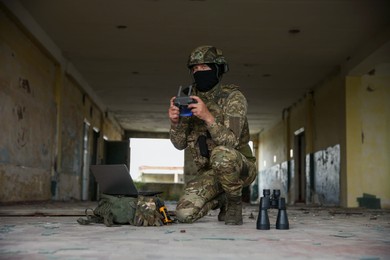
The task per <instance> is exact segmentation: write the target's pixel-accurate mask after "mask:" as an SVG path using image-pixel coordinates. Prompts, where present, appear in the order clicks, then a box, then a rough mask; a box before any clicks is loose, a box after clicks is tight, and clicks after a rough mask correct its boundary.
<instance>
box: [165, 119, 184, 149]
mask: <svg viewBox="0 0 390 260" xmlns="http://www.w3.org/2000/svg"><path fill="white" fill-rule="evenodd" d="M187 129H188V118H183V119H181V122H180V123H179V125H178V126H177V127H173V126H171V129H170V131H169V139H170V140H171V143H172V144H173V146H175V148H176V149H178V150H183V149H185V148H187Z"/></svg>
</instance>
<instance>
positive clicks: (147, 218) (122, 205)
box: [77, 194, 163, 227]
mask: <svg viewBox="0 0 390 260" xmlns="http://www.w3.org/2000/svg"><path fill="white" fill-rule="evenodd" d="M159 204H161V199H160V198H158V197H157V196H138V197H137V198H134V197H126V196H113V195H108V194H101V195H100V200H99V204H98V206H97V207H96V208H95V209H94V210H92V209H89V208H88V209H86V210H85V215H86V217H87V218H86V219H84V218H79V219H77V222H78V223H79V224H80V225H88V224H90V223H104V225H106V226H107V227H110V226H113V225H115V224H130V225H135V226H162V225H163V221H162V220H163V216H162V215H161V214H160V213H159V211H158V208H157V205H159ZM89 211H92V214H90V213H89Z"/></svg>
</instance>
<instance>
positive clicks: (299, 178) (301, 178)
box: [294, 129, 306, 203]
mask: <svg viewBox="0 0 390 260" xmlns="http://www.w3.org/2000/svg"><path fill="white" fill-rule="evenodd" d="M294 143H295V154H296V160H295V164H296V165H295V169H296V180H295V184H296V189H295V192H296V196H295V202H296V203H306V152H305V150H306V149H305V146H306V144H305V132H304V131H303V129H302V131H299V133H296V135H295V140H294Z"/></svg>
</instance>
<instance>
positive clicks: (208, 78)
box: [193, 64, 222, 92]
mask: <svg viewBox="0 0 390 260" xmlns="http://www.w3.org/2000/svg"><path fill="white" fill-rule="evenodd" d="M207 65H208V66H209V67H210V68H211V70H204V71H197V72H195V73H194V74H193V77H194V80H195V83H196V88H197V89H198V90H199V91H200V92H207V91H209V90H211V89H212V88H213V87H214V86H215V85H217V84H218V82H219V81H220V79H221V76H222V73H221V72H220V71H221V70H220V68H219V67H218V66H217V65H216V64H207Z"/></svg>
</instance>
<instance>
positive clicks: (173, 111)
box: [168, 97, 180, 127]
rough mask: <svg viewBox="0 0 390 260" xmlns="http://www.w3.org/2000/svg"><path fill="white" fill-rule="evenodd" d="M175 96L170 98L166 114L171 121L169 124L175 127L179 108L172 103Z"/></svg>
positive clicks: (177, 122) (177, 121) (178, 116)
mask: <svg viewBox="0 0 390 260" xmlns="http://www.w3.org/2000/svg"><path fill="white" fill-rule="evenodd" d="M175 98H176V97H172V98H171V101H170V106H169V109H168V116H169V120H170V121H171V125H172V126H175V127H176V126H177V125H178V124H179V118H180V111H179V108H178V107H177V106H175V105H174V104H173V101H174V100H175Z"/></svg>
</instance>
